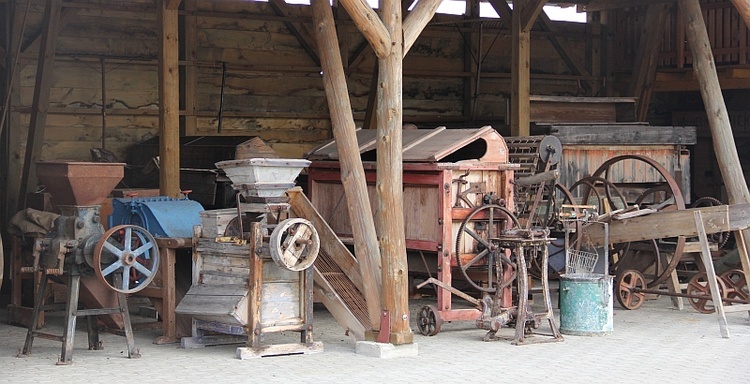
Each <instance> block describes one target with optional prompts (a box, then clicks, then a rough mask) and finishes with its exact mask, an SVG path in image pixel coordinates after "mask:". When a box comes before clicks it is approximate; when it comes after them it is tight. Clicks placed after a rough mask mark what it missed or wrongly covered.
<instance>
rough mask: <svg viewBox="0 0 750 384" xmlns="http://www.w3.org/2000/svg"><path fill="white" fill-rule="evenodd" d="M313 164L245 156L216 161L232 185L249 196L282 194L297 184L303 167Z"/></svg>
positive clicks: (301, 161) (278, 195) (276, 195)
mask: <svg viewBox="0 0 750 384" xmlns="http://www.w3.org/2000/svg"><path fill="white" fill-rule="evenodd" d="M308 165H310V161H309V160H302V159H267V158H255V159H243V160H227V161H220V162H218V163H216V167H217V168H219V169H221V170H223V171H224V173H226V175H227V177H229V179H230V180H232V184H233V185H232V186H233V187H234V188H235V189H237V190H240V191H242V192H243V193H245V194H247V195H249V196H258V197H280V196H282V195H283V194H284V192H285V191H286V190H287V189H289V188H291V187H293V186H294V179H296V178H297V175H299V173H300V172H302V169H303V168H305V167H307V166H308Z"/></svg>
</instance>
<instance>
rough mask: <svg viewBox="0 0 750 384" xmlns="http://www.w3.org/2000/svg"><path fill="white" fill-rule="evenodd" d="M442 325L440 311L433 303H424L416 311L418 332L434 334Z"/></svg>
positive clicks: (428, 334)
mask: <svg viewBox="0 0 750 384" xmlns="http://www.w3.org/2000/svg"><path fill="white" fill-rule="evenodd" d="M442 326H443V319H442V318H441V317H440V312H439V311H438V310H437V308H436V307H435V306H434V305H425V306H424V307H422V308H419V312H418V313H417V328H418V329H419V333H421V334H422V335H424V336H435V335H437V334H438V333H439V332H440V328H441V327H442Z"/></svg>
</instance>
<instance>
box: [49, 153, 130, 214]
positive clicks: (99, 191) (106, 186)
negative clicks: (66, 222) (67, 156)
mask: <svg viewBox="0 0 750 384" xmlns="http://www.w3.org/2000/svg"><path fill="white" fill-rule="evenodd" d="M124 174H125V163H91V162H83V161H39V162H37V163H36V176H37V178H38V179H39V182H40V183H42V184H44V187H45V188H46V189H47V190H48V191H49V192H50V193H51V194H52V198H53V199H55V202H56V203H57V204H58V205H84V206H85V205H100V204H101V203H102V202H103V201H104V198H106V197H107V195H109V193H110V192H112V190H113V189H114V188H115V187H116V186H117V183H119V182H120V180H122V177H123V176H124Z"/></svg>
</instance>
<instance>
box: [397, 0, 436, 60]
mask: <svg viewBox="0 0 750 384" xmlns="http://www.w3.org/2000/svg"><path fill="white" fill-rule="evenodd" d="M442 2H443V0H419V2H418V3H417V5H416V6H414V9H413V10H412V11H411V13H409V15H407V16H406V18H405V19H404V24H403V28H404V56H406V54H407V53H408V52H409V49H411V46H412V45H414V42H415V41H417V37H419V34H420V33H422V30H423V29H424V27H425V26H427V23H429V22H430V20H432V17H433V16H435V11H436V10H437V8H438V7H439V6H440V4H441V3H442Z"/></svg>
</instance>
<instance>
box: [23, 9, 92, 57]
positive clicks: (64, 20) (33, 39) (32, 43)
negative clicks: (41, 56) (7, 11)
mask: <svg viewBox="0 0 750 384" xmlns="http://www.w3.org/2000/svg"><path fill="white" fill-rule="evenodd" d="M78 11H80V8H63V9H62V11H60V20H59V21H58V22H57V32H56V33H60V31H62V30H63V28H65V26H66V25H68V24H69V23H70V22H71V21H73V20H75V18H76V16H77V15H78ZM43 31H44V29H43V28H40V29H39V30H38V31H36V32H34V33H33V34H31V36H30V37H29V38H28V39H26V41H25V42H24V43H23V45H21V52H29V51H35V50H37V49H39V45H40V44H41V37H42V32H43Z"/></svg>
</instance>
